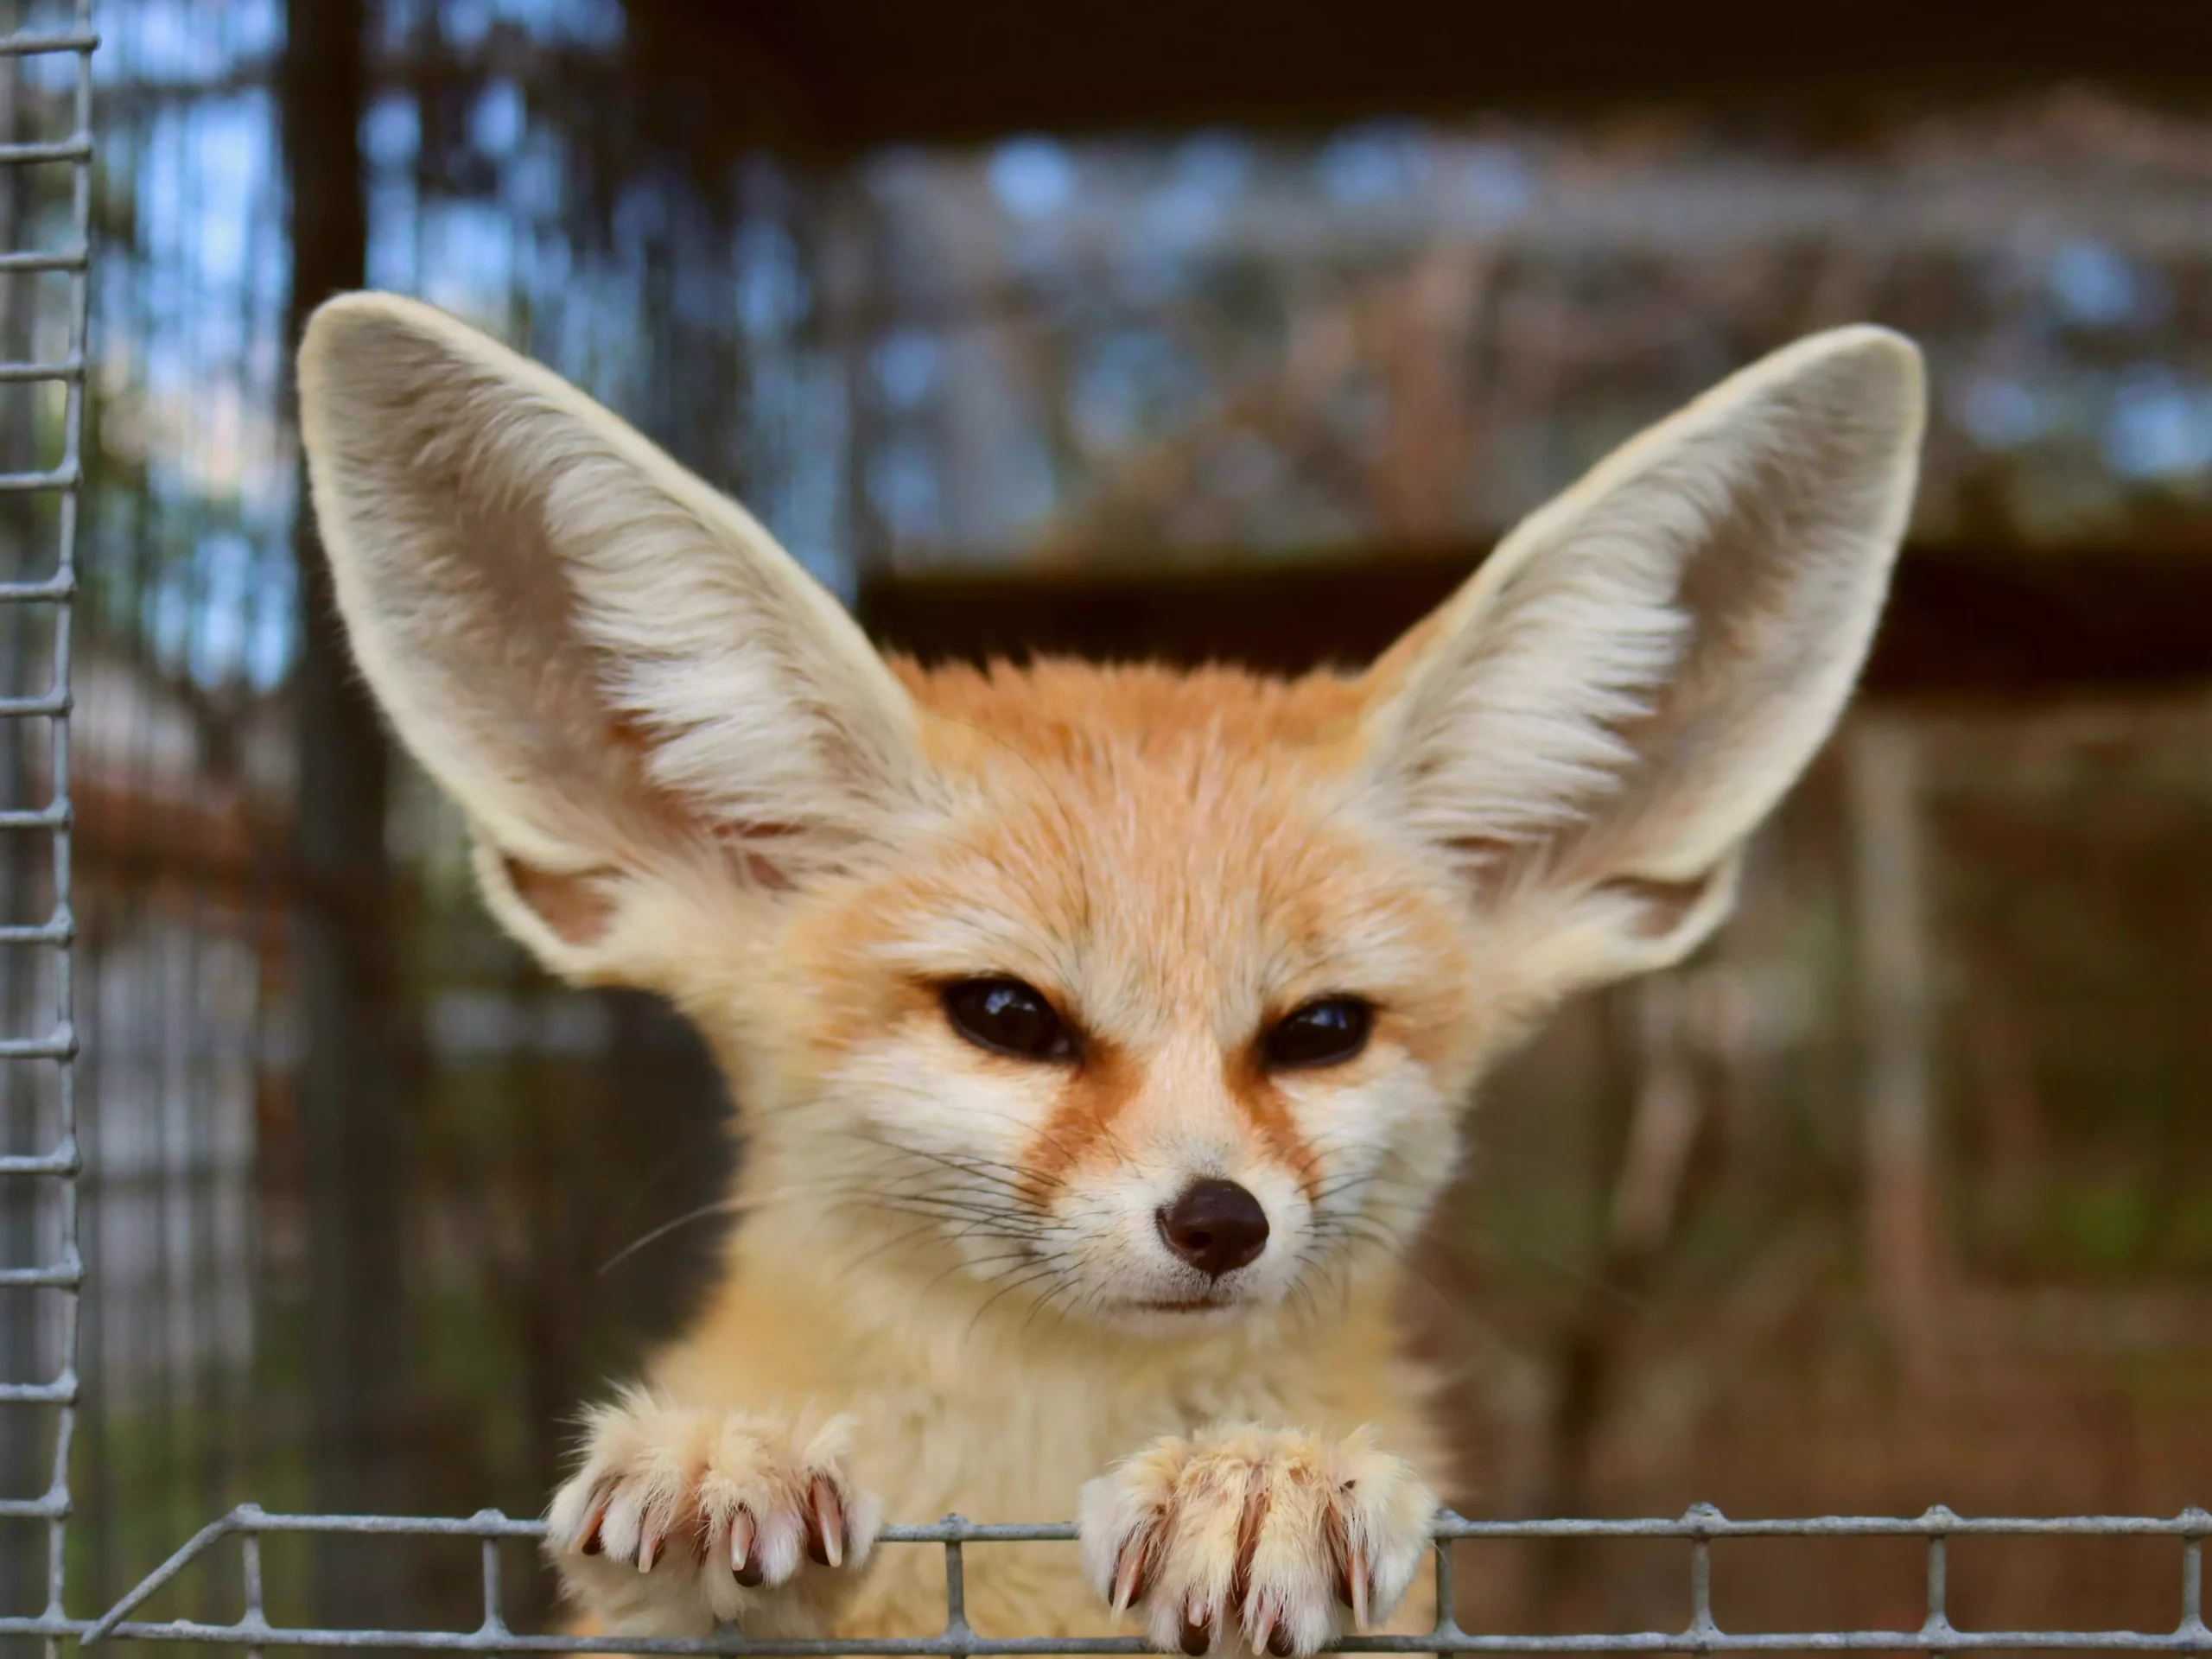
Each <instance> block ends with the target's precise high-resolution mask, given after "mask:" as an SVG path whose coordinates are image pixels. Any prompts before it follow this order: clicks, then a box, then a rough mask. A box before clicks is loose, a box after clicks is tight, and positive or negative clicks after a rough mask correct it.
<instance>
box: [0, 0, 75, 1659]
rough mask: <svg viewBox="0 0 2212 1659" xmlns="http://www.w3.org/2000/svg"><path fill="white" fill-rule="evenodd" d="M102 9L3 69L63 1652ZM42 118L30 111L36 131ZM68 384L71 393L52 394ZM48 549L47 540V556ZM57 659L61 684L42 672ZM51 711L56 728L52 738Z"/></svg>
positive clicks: (6, 379)
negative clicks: (73, 877) (80, 663)
mask: <svg viewBox="0 0 2212 1659" xmlns="http://www.w3.org/2000/svg"><path fill="white" fill-rule="evenodd" d="M89 14H90V6H89V0H81V3H79V6H78V7H77V10H76V16H75V20H74V23H75V26H74V27H73V28H67V29H58V30H43V31H29V32H17V33H14V34H11V35H7V36H5V37H4V38H0V66H4V67H6V69H7V70H8V71H9V76H8V79H9V83H10V92H11V94H12V96H11V99H10V102H11V103H17V104H19V105H29V106H30V107H31V108H32V109H33V110H34V111H35V118H43V120H44V121H45V122H46V123H47V124H49V126H50V127H51V129H52V130H48V131H44V132H40V133H37V134H36V135H35V136H32V137H25V138H21V139H16V138H12V137H11V139H10V142H7V143H0V175H5V176H6V178H7V181H8V185H7V189H6V192H5V197H6V205H7V209H8V212H7V219H8V221H9V222H8V225H7V227H6V236H5V243H6V245H5V246H4V248H0V283H5V284H7V285H8V287H9V288H10V290H11V291H10V293H9V294H8V296H7V303H6V304H5V305H4V307H0V319H4V321H3V322H0V327H5V329H6V335H7V338H6V340H5V343H4V345H0V357H4V358H5V359H7V360H6V361H5V362H4V363H0V385H5V386H7V387H8V388H10V390H11V391H14V392H15V393H16V395H15V396H13V397H10V400H9V407H8V409H7V411H6V412H7V416H8V417H9V423H10V424H9V429H8V431H7V435H6V439H5V442H6V446H7V448H6V452H5V455H4V459H0V468H3V469H4V470H0V496H4V498H5V500H6V505H7V508H8V512H7V518H8V520H9V524H8V528H9V530H10V532H11V533H12V534H11V538H12V539H13V540H14V542H15V544H16V549H17V550H18V557H17V559H16V564H17V565H18V567H19V568H18V569H11V570H10V571H9V572H8V573H7V579H6V580H5V581H0V604H4V605H5V607H6V608H7V619H6V622H5V625H4V626H5V628H6V634H7V639H8V643H9V645H10V646H11V647H12V650H11V652H10V656H11V658H12V660H13V662H14V663H15V664H17V665H18V666H17V668H16V673H15V676H14V677H16V679H17V680H18V682H19V683H16V684H11V685H10V686H8V687H7V688H5V689H6V691H7V693H8V695H7V696H5V697H4V698H0V720H4V721H6V722H7V723H8V724H9V726H10V728H13V730H11V732H10V741H9V743H8V745H7V749H8V753H9V757H10V763H9V765H8V771H9V773H10V776H9V778H8V779H7V785H8V790H7V798H6V799H5V800H3V801H0V831H5V832H6V836H7V841H8V843H9V844H8V846H7V849H6V858H5V863H4V873H0V891H4V893H5V895H6V908H5V913H4V914H0V950H6V951H7V952H8V953H9V954H10V957H11V958H16V961H11V963H10V969H11V971H10V973H9V975H8V976H7V984H8V986H9V987H10V991H11V993H12V994H11V995H10V996H9V998H8V1004H9V1006H8V1008H7V1014H6V1020H7V1023H6V1027H5V1029H4V1031H0V1061H4V1062H5V1063H6V1066H7V1071H8V1076H7V1078H6V1090H7V1096H8V1098H7V1108H8V1116H9V1120H10V1125H9V1140H8V1141H7V1142H6V1143H5V1146H6V1149H5V1150H4V1152H0V1179H5V1180H7V1181H9V1182H10V1183H28V1184H30V1185H32V1186H33V1187H34V1188H35V1198H34V1199H33V1201H32V1202H31V1203H29V1204H28V1205H10V1206H9V1213H10V1219H11V1222H12V1223H13V1224H12V1225H10V1228H9V1235H8V1237H7V1240H6V1245H5V1249H4V1251H0V1295H5V1296H7V1297H8V1298H9V1299H10V1303H11V1304H12V1305H11V1306H10V1307H9V1308H8V1310H7V1319H6V1326H5V1329H6V1331H7V1333H8V1341H7V1343H6V1344H5V1347H6V1351H7V1353H8V1356H9V1359H10V1363H11V1370H10V1371H9V1372H8V1373H7V1374H6V1375H5V1378H4V1380H0V1410H4V1411H6V1412H8V1413H10V1414H16V1415H19V1416H20V1415H22V1414H37V1415H38V1416H39V1417H40V1418H41V1419H42V1421H41V1424H40V1425H39V1428H38V1429H35V1430H32V1431H31V1432H30V1433H27V1434H18V1435H13V1436H10V1438H11V1439H13V1440H16V1441H17V1443H18V1444H20V1445H24V1446H41V1445H42V1446H44V1447H45V1448H46V1449H47V1450H48V1454H49V1457H50V1462H49V1463H48V1466H47V1479H46V1481H45V1483H44V1487H43V1490H41V1491H35V1492H25V1493H22V1494H20V1495H19V1494H18V1493H17V1492H16V1491H0V1528H4V1533H0V1535H4V1536H6V1540H7V1541H6V1546H5V1551H4V1553H5V1554H9V1555H10V1556H12V1557H17V1558H18V1559H22V1558H24V1557H33V1558H35V1554H39V1553H42V1554H43V1556H44V1573H43V1583H42V1586H38V1587H40V1588H42V1590H43V1597H42V1599H43V1602H44V1605H43V1607H42V1608H41V1609H40V1611H36V1612H35V1613H32V1614H29V1616H27V1617H26V1616H24V1615H22V1614H18V1613H16V1611H15V1610H14V1609H13V1608H11V1607H5V1606H0V1632H14V1631H24V1632H29V1633H33V1634H36V1635H40V1636H42V1637H44V1638H45V1645H46V1651H47V1652H48V1655H52V1654H54V1652H56V1651H57V1650H58V1646H59V1638H60V1636H61V1635H62V1634H63V1633H65V1631H66V1630H67V1618H66V1615H65V1611H64V1606H65V1604H64V1593H65V1591H66V1588H67V1583H66V1580H67V1560H68V1549H67V1544H68V1538H67V1528H68V1523H69V1516H70V1495H69V1453H70V1446H71V1441H72V1439H73V1435H74V1433H75V1430H76V1421H77V1404H78V1395H79V1380H78V1366H77V1311H78V1301H79V1292H80V1290H81V1288H82V1286H83V1283H84V1262H83V1258H82V1255H81V1254H80V1253H79V1248H78V1228H77V1178H78V1174H79V1170H80V1167H81V1160H80V1155H79V1147H78V1138H77V1100H76V1091H75V1073H74V1070H73V1063H74V1061H75V1058H76V1053H77V1034H76V1027H75V1005H74V1001H73V985H72V982H71V978H70V968H71V960H70V947H71V945H72V944H73V940H74V935H75V924H74V922H73V918H72V915H71V910H70V799H69V707H70V674H69V666H70V624H71V620H72V615H71V601H73V599H74V598H75V596H76V592H77V560H76V543H77V515H78V498H79V486H80V485H81V483H82V481H83V476H84V469H83V461H82V439H83V432H84V411H85V374H86V371H85V365H86V317H87V312H88V302H89V293H88V270H89V266H90V257H89V245H90V241H91V227H92V67H91V60H92V48H93V46H94V44H95V37H94V35H92V30H91V26H90V23H91V19H90V15H89ZM49 62H51V63H54V64H56V65H58V71H57V72H54V73H49V72H48V69H47V65H48V63H49ZM21 128H22V123H21V122H20V121H19V122H18V123H17V130H21ZM57 167H58V168H67V185H66V187H65V188H62V189H60V191H55V190H54V189H52V188H41V187H44V186H46V184H47V181H44V180H41V181H38V182H37V183H36V184H27V183H24V182H22V181H24V179H25V176H26V175H31V174H41V173H45V172H48V170H50V169H52V168H57ZM57 210H58V211H57ZM56 279H58V280H59V283H60V285H61V287H62V289H63V292H62V294H61V295H60V304H59V306H58V307H48V308H43V310H44V312H45V315H41V311H42V308H41V305H40V299H41V296H40V294H39V293H38V291H37V290H38V289H41V288H46V289H49V290H50V289H51V288H52V286H53V285H54V282H55V280H56ZM57 313H58V320H59V321H60V330H59V338H56V331H55V330H54V328H53V327H50V326H41V325H42V324H44V323H47V322H48V320H49V319H51V318H53V317H54V316H55V315H56V314H57ZM55 391H59V394H60V395H59V397H58V398H57V397H54V396H53V395H52V394H53V393H54V392H55ZM35 549H42V550H43V554H44V556H43V557H41V556H39V554H38V553H36V552H34V551H33V550H35ZM41 564H42V565H43V566H44V568H43V569H41V568H39V566H40V565H41ZM33 664H35V665H36V666H32V665H33ZM41 671H42V672H43V675H44V677H45V683H43V684H42V685H41V684H36V683H31V677H32V676H35V675H37V674H39V673H41ZM41 724H43V726H44V728H45V732H44V735H45V737H46V741H45V743H44V744H43V745H40V744H39V743H38V742H37V741H36V739H37V728H38V727H39V726H40V725H41ZM41 843H43V845H41ZM41 852H43V853H44V855H45V856H44V858H43V859H41V858H40V856H39V855H40V854H41ZM41 866H42V868H41ZM41 878H42V879H41ZM41 911H42V912H44V913H43V914H42V915H41V914H39V912H41ZM25 956H29V957H34V958H35V963H33V965H31V966H29V968H28V969H27V970H25V969H20V968H18V967H17V962H19V961H20V960H21V958H22V957H25ZM14 1368H22V1369H21V1370H17V1369H14ZM41 1430H42V1431H43V1432H42V1433H41V1432H40V1431H41ZM11 1472H13V1471H11ZM10 1523H13V1524H10ZM26 1527H28V1528H29V1529H31V1530H33V1531H35V1532H36V1533H39V1534H42V1536H41V1537H39V1538H38V1539H37V1540H36V1541H35V1543H32V1544H31V1545H30V1547H29V1549H28V1550H25V1549H24V1548H22V1545H23V1543H24V1540H23V1539H22V1532H23V1530H24V1529H25V1528H26Z"/></svg>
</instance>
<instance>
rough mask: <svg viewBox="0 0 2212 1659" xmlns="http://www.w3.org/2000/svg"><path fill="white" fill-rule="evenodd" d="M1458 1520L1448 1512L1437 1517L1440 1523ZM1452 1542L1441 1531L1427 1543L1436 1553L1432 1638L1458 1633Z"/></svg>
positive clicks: (1456, 1589) (1457, 1608)
mask: <svg viewBox="0 0 2212 1659" xmlns="http://www.w3.org/2000/svg"><path fill="white" fill-rule="evenodd" d="M1437 1519H1438V1520H1439V1521H1440V1522H1453V1521H1457V1520H1458V1519H1459V1516H1456V1515H1454V1514H1452V1512H1451V1511H1450V1510H1446V1511H1444V1513H1442V1514H1441V1515H1440V1516H1438V1517H1437ZM1429 1548H1431V1549H1433V1550H1434V1551H1435V1552H1436V1626H1435V1628H1434V1629H1433V1630H1432V1631H1430V1634H1431V1635H1433V1636H1440V1637H1452V1636H1458V1635H1459V1633H1460V1632H1459V1591H1458V1586H1456V1585H1455V1584H1454V1583H1453V1582H1452V1539H1451V1538H1450V1537H1449V1536H1448V1535H1446V1534H1445V1533H1444V1532H1443V1531H1442V1530H1441V1529H1440V1531H1439V1532H1438V1534H1437V1535H1436V1536H1435V1537H1433V1539H1431V1540H1430V1542H1429Z"/></svg>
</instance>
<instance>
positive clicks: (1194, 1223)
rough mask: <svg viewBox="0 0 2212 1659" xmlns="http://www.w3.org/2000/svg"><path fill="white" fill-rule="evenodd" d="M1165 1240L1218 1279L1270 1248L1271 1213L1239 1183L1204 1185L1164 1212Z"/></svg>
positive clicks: (1177, 1253)
mask: <svg viewBox="0 0 2212 1659" xmlns="http://www.w3.org/2000/svg"><path fill="white" fill-rule="evenodd" d="M1160 1236H1161V1237H1162V1238H1164V1239H1166V1241H1167V1248H1168V1249H1171V1250H1173V1251H1174V1252H1175V1254H1176V1255H1179V1256H1181V1257H1182V1258H1183V1259H1184V1260H1185V1262H1189V1263H1190V1264H1191V1265H1192V1267H1194V1268H1197V1269H1198V1271H1199V1272H1200V1273H1204V1274H1211V1276H1212V1277H1214V1278H1216V1279H1218V1278H1220V1277H1221V1275H1222V1274H1224V1273H1234V1272H1236V1269H1237V1268H1241V1267H1243V1265H1244V1264H1245V1263H1246V1262H1254V1261H1257V1260H1258V1259H1259V1255H1260V1252H1261V1251H1262V1250H1264V1249H1267V1248H1268V1212H1267V1211H1264V1210H1262V1209H1261V1208H1260V1201H1259V1200H1258V1199H1257V1198H1254V1197H1253V1196H1252V1195H1251V1194H1250V1193H1249V1192H1246V1191H1245V1190H1244V1189H1243V1187H1241V1186H1239V1185H1236V1182H1234V1181H1199V1182H1198V1183H1197V1184H1196V1185H1193V1186H1192V1187H1191V1189H1190V1190H1189V1191H1188V1192H1185V1193H1184V1194H1183V1196H1182V1197H1181V1198H1178V1199H1176V1200H1175V1202H1174V1203H1173V1204H1167V1205H1161V1206H1160Z"/></svg>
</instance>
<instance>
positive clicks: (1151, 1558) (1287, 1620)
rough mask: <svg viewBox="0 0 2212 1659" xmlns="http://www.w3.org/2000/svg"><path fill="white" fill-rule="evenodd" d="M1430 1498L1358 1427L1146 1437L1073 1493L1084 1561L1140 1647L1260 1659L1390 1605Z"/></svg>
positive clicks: (1402, 1584) (1288, 1653)
mask: <svg viewBox="0 0 2212 1659" xmlns="http://www.w3.org/2000/svg"><path fill="white" fill-rule="evenodd" d="M1435 1513H1436V1500H1435V1498H1434V1497H1432V1496H1431V1495H1430V1493H1429V1491H1428V1489H1427V1487H1426V1486H1424V1485H1423V1484H1421V1480H1420V1478H1419V1477H1418V1476H1416V1475H1415V1474H1414V1471H1413V1467H1412V1465H1409V1464H1408V1463H1406V1462H1405V1461H1404V1460H1403V1459H1398V1458H1393V1457H1389V1456H1386V1455H1384V1454H1383V1453H1382V1452H1376V1450H1375V1449H1374V1447H1373V1446H1372V1444H1371V1437H1370V1434H1369V1433H1367V1431H1365V1430H1362V1431H1361V1432H1360V1433H1356V1434H1353V1435H1351V1437H1349V1438H1348V1439H1346V1440H1342V1441H1340V1442H1338V1444H1336V1445H1334V1446H1331V1445H1327V1444H1325V1443H1324V1442H1322V1441H1320V1440H1316V1439H1314V1438H1313V1436H1311V1435H1307V1434H1300V1433H1291V1432H1284V1431H1278V1430H1268V1429H1261V1428H1251V1427H1225V1428H1214V1429H1210V1430H1208V1431H1207V1432H1206V1433H1203V1434H1200V1435H1198V1436H1197V1437H1196V1438H1195V1439H1193V1440H1159V1441H1155V1442H1154V1444H1153V1445H1152V1446H1148V1447H1147V1448H1146V1449H1145V1450H1144V1451H1142V1452H1139V1453H1137V1455H1136V1456H1135V1457H1133V1458H1130V1459H1128V1460H1127V1461H1125V1462H1123V1463H1122V1464H1121V1465H1118V1466H1117V1467H1116V1468H1115V1469H1114V1470H1113V1471H1112V1472H1111V1473H1109V1474H1105V1475H1102V1476H1100V1477H1099V1478H1097V1479H1096V1480H1094V1481H1092V1482H1090V1484H1088V1485H1086V1486H1085V1487H1084V1489H1083V1506H1082V1513H1081V1520H1080V1530H1081V1533H1082V1537H1083V1559H1084V1570H1085V1572H1086V1573H1088V1574H1089V1576H1090V1581H1091V1582H1092V1583H1093V1584H1094V1585H1095V1586H1097V1589H1098V1592H1099V1593H1100V1594H1101V1595H1103V1596H1104V1597H1105V1598H1106V1599H1108V1600H1109V1601H1110V1602H1111V1603H1112V1604H1113V1605H1114V1611H1116V1612H1117V1613H1118V1612H1122V1611H1128V1610H1129V1609H1131V1608H1135V1610H1137V1611H1138V1614H1139V1616H1140V1617H1141V1618H1142V1619H1143V1620H1144V1624H1145V1628H1146V1630H1147V1633H1148V1634H1149V1635H1150V1637H1151V1638H1152V1641H1153V1643H1154V1646H1156V1647H1158V1648H1160V1649H1162V1650H1163V1651H1165V1650H1172V1649H1181V1650H1182V1651H1183V1652H1185V1653H1186V1654H1202V1653H1207V1652H1210V1651H1213V1650H1215V1649H1224V1648H1242V1649H1245V1650H1247V1651H1249V1652H1250V1653H1253V1654H1261V1653H1266V1654H1272V1655H1274V1656H1276V1659H1303V1656H1305V1655H1306V1654H1310V1653H1312V1652H1313V1651H1314V1650H1315V1649H1319V1648H1320V1647H1323V1646H1325V1645H1326V1644H1327V1643H1330V1642H1332V1641H1333V1640H1334V1639H1335V1638H1336V1637H1337V1636H1338V1633H1339V1630H1340V1628H1341V1610H1343V1609H1349V1610H1350V1611H1351V1618H1352V1622H1353V1624H1354V1626H1355V1627H1359V1626H1364V1625H1365V1624H1368V1623H1369V1622H1370V1620H1374V1621H1377V1622H1379V1621H1381V1620H1382V1619H1384V1618H1388V1617H1389V1613H1390V1610H1391V1609H1392V1608H1394V1607H1395V1606H1396V1605H1397V1604H1398V1599H1399V1598H1400V1597H1402V1595H1404V1594H1405V1592H1406V1587H1407V1586H1408V1585H1409V1584H1410V1583H1412V1581H1413V1576H1414V1571H1415V1569H1417V1568H1418V1567H1420V1565H1421V1558H1422V1556H1423V1554H1425V1553H1426V1552H1427V1546H1428V1529H1429V1522H1430V1520H1431V1518H1432V1517H1433V1516H1434V1514H1435Z"/></svg>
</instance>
